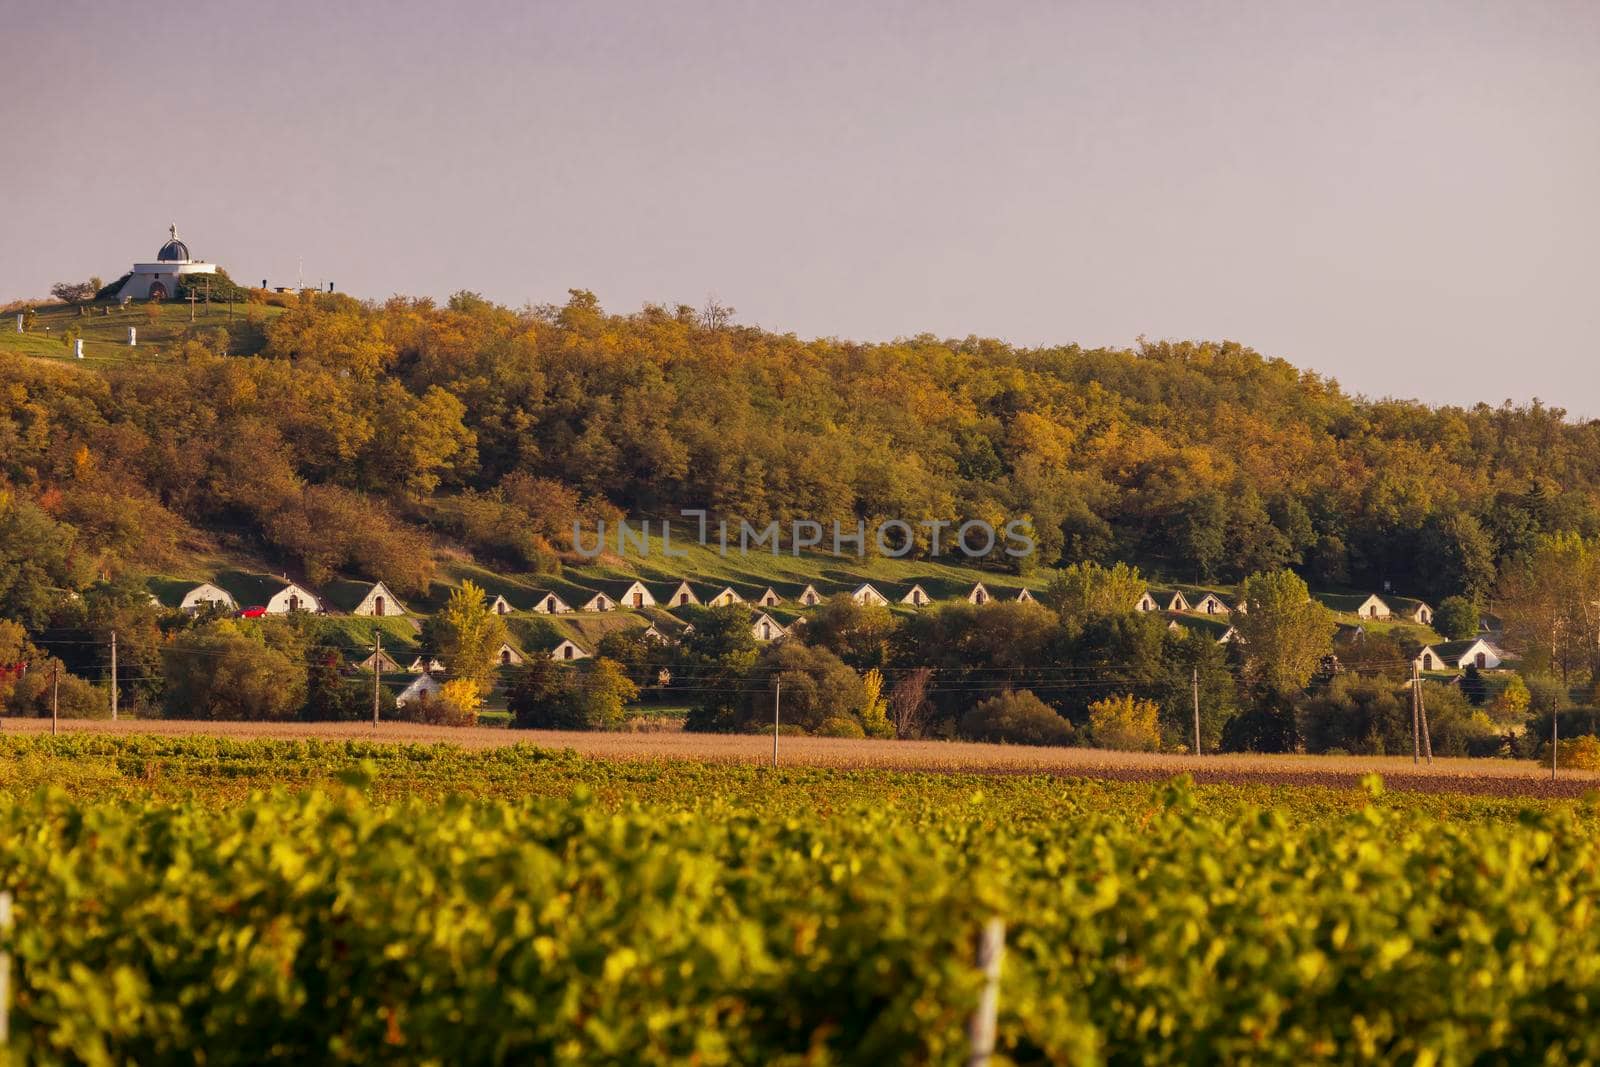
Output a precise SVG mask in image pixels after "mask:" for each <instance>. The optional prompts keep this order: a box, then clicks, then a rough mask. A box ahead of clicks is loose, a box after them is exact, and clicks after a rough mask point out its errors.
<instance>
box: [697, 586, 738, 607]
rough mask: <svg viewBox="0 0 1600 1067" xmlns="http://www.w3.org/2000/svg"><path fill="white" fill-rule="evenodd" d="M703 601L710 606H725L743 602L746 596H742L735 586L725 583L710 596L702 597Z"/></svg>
mask: <svg viewBox="0 0 1600 1067" xmlns="http://www.w3.org/2000/svg"><path fill="white" fill-rule="evenodd" d="M702 602H703V603H704V604H705V606H706V607H708V608H725V607H727V606H728V605H729V604H743V603H744V597H742V596H740V595H739V591H738V590H737V589H735V588H734V587H733V586H731V585H725V586H723V587H722V588H721V589H718V590H717V591H716V592H714V593H711V594H710V595H709V596H706V597H704V598H702Z"/></svg>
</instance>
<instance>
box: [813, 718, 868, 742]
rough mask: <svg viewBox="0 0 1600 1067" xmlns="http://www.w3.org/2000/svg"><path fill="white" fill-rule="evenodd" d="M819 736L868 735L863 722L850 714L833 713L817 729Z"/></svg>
mask: <svg viewBox="0 0 1600 1067" xmlns="http://www.w3.org/2000/svg"><path fill="white" fill-rule="evenodd" d="M816 734H817V736H818V737H866V736H867V732H866V731H865V730H863V729H862V728H861V724H860V723H859V722H857V721H856V720H855V719H853V718H851V717H850V716H849V715H833V716H830V717H829V718H826V719H823V720H822V723H821V725H819V726H818V727H817V729H816Z"/></svg>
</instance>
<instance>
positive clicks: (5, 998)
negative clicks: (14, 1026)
mask: <svg viewBox="0 0 1600 1067" xmlns="http://www.w3.org/2000/svg"><path fill="white" fill-rule="evenodd" d="M10 933H11V894H10V893H8V892H3V891H0V937H4V936H6V935H8V934H10ZM10 1041H11V953H9V952H5V951H0V1049H3V1048H5V1046H6V1045H7V1044H9V1043H10Z"/></svg>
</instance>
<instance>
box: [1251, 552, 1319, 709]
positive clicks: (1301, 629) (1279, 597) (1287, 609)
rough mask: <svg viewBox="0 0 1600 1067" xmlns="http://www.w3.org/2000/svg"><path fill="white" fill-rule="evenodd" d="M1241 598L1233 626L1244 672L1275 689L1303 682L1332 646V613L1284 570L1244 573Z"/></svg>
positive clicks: (1284, 689)
mask: <svg viewBox="0 0 1600 1067" xmlns="http://www.w3.org/2000/svg"><path fill="white" fill-rule="evenodd" d="M1243 601H1244V609H1245V610H1244V612H1243V613H1242V614H1237V615H1236V617H1235V622H1234V625H1235V627H1236V628H1237V629H1238V632H1239V640H1240V641H1241V643H1242V645H1243V649H1244V665H1245V672H1246V676H1247V677H1248V678H1249V679H1250V680H1251V681H1253V682H1255V683H1257V684H1260V685H1265V686H1267V687H1268V688H1270V689H1272V690H1275V691H1277V692H1279V693H1290V692H1293V691H1294V690H1297V689H1300V688H1302V687H1303V686H1305V684H1306V683H1307V682H1309V681H1310V680H1311V676H1312V674H1313V673H1315V672H1316V670H1317V667H1318V665H1319V664H1320V663H1321V662H1322V658H1323V657H1324V656H1326V655H1328V654H1329V653H1330V652H1332V651H1333V633H1334V630H1335V629H1337V626H1336V624H1335V623H1334V619H1333V613H1332V612H1330V611H1329V610H1328V609H1327V608H1326V607H1324V606H1323V605H1321V604H1319V603H1317V602H1316V601H1314V600H1312V599H1311V593H1310V591H1309V590H1308V589H1307V588H1306V583H1305V581H1304V580H1302V579H1301V578H1300V576H1299V575H1297V574H1295V573H1294V572H1293V571H1288V570H1280V571H1271V572H1258V573H1256V574H1252V575H1251V576H1250V577H1248V578H1246V579H1245V582H1244V595H1243Z"/></svg>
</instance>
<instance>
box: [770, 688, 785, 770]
mask: <svg viewBox="0 0 1600 1067" xmlns="http://www.w3.org/2000/svg"><path fill="white" fill-rule="evenodd" d="M782 703H783V679H782V678H776V679H774V680H773V690H772V765H773V766H774V767H776V766H777V765H778V707H779V705H780V704H782Z"/></svg>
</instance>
